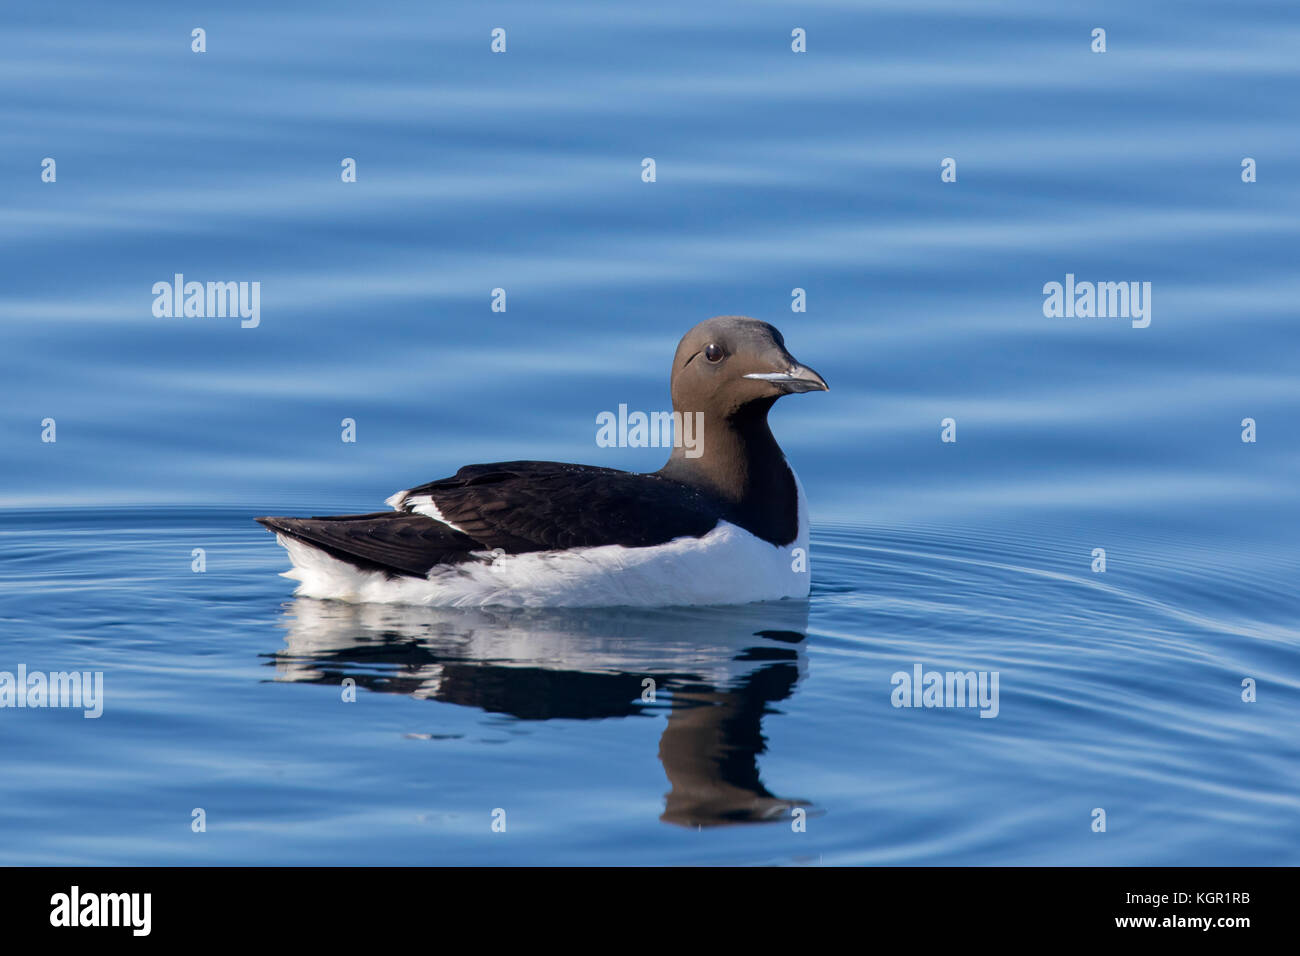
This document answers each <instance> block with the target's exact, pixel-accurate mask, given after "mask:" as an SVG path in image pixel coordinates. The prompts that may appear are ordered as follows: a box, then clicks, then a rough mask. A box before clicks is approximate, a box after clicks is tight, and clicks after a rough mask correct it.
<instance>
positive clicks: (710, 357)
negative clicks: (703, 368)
mask: <svg viewBox="0 0 1300 956" xmlns="http://www.w3.org/2000/svg"><path fill="white" fill-rule="evenodd" d="M724 355H726V353H725V352H723V351H722V348H721V346H718V345H714V344H713V343H712V342H710V343H709V344H708V345H706V346H704V358H705V359H706V360H707V361H709V362H713V363H714V364H717V363H718V362H721V361H722V358H723V356H724Z"/></svg>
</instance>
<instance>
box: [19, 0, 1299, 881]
mask: <svg viewBox="0 0 1300 956" xmlns="http://www.w3.org/2000/svg"><path fill="white" fill-rule="evenodd" d="M194 27H203V28H204V29H205V30H206V31H207V52H205V53H202V54H197V53H193V52H191V49H190V42H191V40H190V31H191V30H192V29H193V28H194ZM494 27H504V28H505V29H506V30H507V52H506V53H505V54H493V53H491V52H490V50H489V43H490V31H491V30H492V28H494ZM795 27H802V28H804V29H805V30H806V31H807V36H808V41H807V42H808V52H807V53H804V54H796V53H793V52H791V50H790V31H791V30H792V29H793V28H795ZM1094 27H1103V28H1105V29H1106V30H1107V46H1108V49H1107V52H1106V53H1104V54H1098V53H1093V52H1091V50H1090V48H1089V47H1090V43H1091V40H1090V34H1091V31H1092V29H1093V28H1094ZM1297 44H1300V15H1298V14H1297V12H1296V10H1295V8H1294V6H1293V5H1290V4H1285V3H1238V4H1232V5H1228V4H1209V3H1190V4H1172V3H1155V4H1144V5H1142V6H1141V8H1135V7H1134V5H1132V4H1130V3H1120V2H1114V3H1092V4H1087V5H1083V6H1080V5H1078V4H1043V3H1031V2H1028V0H1023V2H1007V3H988V4H973V3H964V2H945V0H938V2H925V0H920V2H908V3H898V2H890V3H882V4H867V3H847V2H846V3H835V2H828V3H814V4H800V5H798V6H795V5H785V4H776V3H754V2H746V3H715V4H708V5H701V4H696V3H690V4H688V3H681V2H673V0H667V2H663V3H658V4H654V5H650V6H644V5H630V4H609V3H595V2H589V3H588V2H584V3H548V4H545V5H541V4H530V3H486V4H484V3H476V4H469V3H463V4H423V3H414V2H390V3H386V4H371V5H369V6H366V7H358V6H357V5H355V4H346V3H341V2H313V3H251V2H230V3H226V4H222V5H220V6H219V7H211V8H208V9H203V10H201V11H196V10H193V9H181V8H177V7H176V6H175V5H173V4H163V3H146V2H134V3H125V4H113V5H103V4H99V3H92V2H83V3H59V2H52V3H46V4H39V5H26V6H21V7H19V6H14V7H12V8H9V9H6V10H5V12H4V14H3V29H2V30H0V143H2V144H3V148H0V244H3V262H4V269H3V285H2V286H0V323H2V327H3V347H2V348H0V410H2V411H0V475H2V476H3V483H2V484H0V671H14V670H16V668H17V667H18V666H19V665H26V667H27V668H28V669H29V670H31V671H35V670H43V671H53V670H70V669H77V670H89V671H102V672H103V674H104V687H105V702H104V713H103V716H102V717H100V718H98V719H95V720H88V719H84V718H83V717H82V716H81V714H80V712H79V711H73V710H56V709H45V710H9V709H6V710H0V758H2V759H3V764H4V768H5V772H4V774H3V778H2V782H0V863H95V864H101V863H102V864H107V863H184V864H211V863H268V864H270V863H421V864H422V863H475V864H482V863H561V864H586V863H602V864H658V863H796V864H798V863H811V864H816V863H825V864H859V863H867V864H874V863H895V864H931V863H958V864H975V863H1016V864H1021V863H1028V864H1037V863H1084V864H1107V863H1117V864H1198V863H1201V864H1227V863H1242V864H1254V863H1269V864H1276V863H1287V864H1296V863H1300V797H1298V796H1297V794H1298V793H1300V762H1298V761H1300V614H1298V613H1297V612H1298V611H1300V599H1298V598H1297V582H1298V581H1300V553H1298V551H1297V547H1296V530H1297V527H1300V496H1298V495H1297V492H1296V489H1297V486H1298V483H1300V482H1298V479H1300V386H1298V384H1297V383H1298V377H1297V373H1298V371H1300V370H1298V368H1297V365H1298V360H1300V332H1298V331H1297V327H1296V318H1297V317H1296V310H1295V306H1294V303H1295V301H1296V300H1297V295H1298V294H1300V279H1298V278H1297V273H1296V268H1295V263H1296V261H1297V248H1300V245H1298V240H1300V215H1297V213H1298V212H1300V175H1298V174H1297V169H1296V157H1297V156H1298V155H1300V127H1298V126H1297V123H1296V122H1295V103H1296V102H1297V101H1298V100H1300V59H1297V57H1296V56H1295V50H1296V49H1297ZM45 157H51V158H53V159H55V160H56V162H57V180H56V181H55V182H53V183H47V182H42V181H41V161H42V160H43V159H44V158H45ZM344 157H351V158H354V159H355V160H356V163H357V173H358V176H357V182H355V183H343V182H341V181H340V163H341V160H342V159H343V158H344ZM646 157H651V158H654V159H655V161H656V172H657V178H656V181H655V182H653V183H646V182H643V181H642V179H641V171H642V160H643V159H644V158H646ZM945 157H952V158H954V159H955V160H956V162H957V181H956V182H954V183H944V182H941V181H940V162H941V160H943V159H944V158H945ZM1245 157H1251V158H1253V159H1254V160H1255V161H1256V163H1257V169H1258V181H1257V182H1254V183H1244V182H1242V179H1241V162H1242V160H1243V158H1245ZM175 273H183V274H184V275H185V276H186V277H187V279H191V280H198V281H208V280H213V281H227V280H230V281H249V282H251V281H257V282H260V283H261V296H262V297H261V315H260V324H259V325H258V326H257V327H256V328H241V327H240V323H239V320H238V319H231V318H155V317H154V315H153V312H152V305H153V299H154V296H153V294H152V292H151V287H152V286H153V284H154V283H155V282H158V281H160V280H170V279H171V277H172V276H173V275H174V274H175ZM1067 273H1070V274H1074V275H1075V276H1077V277H1078V279H1079V280H1091V281H1111V280H1114V281H1119V280H1124V281H1143V282H1150V283H1152V289H1153V292H1152V308H1151V323H1150V326H1149V327H1147V328H1133V327H1132V326H1131V324H1130V322H1129V321H1128V320H1126V319H1122V318H1105V319H1102V318H1047V317H1045V316H1044V314H1043V298H1044V297H1043V294H1042V291H1041V290H1042V287H1043V285H1044V283H1047V282H1051V281H1058V282H1060V281H1063V280H1064V277H1065V275H1066V274H1067ZM494 288H503V289H505V290H506V293H507V303H508V305H507V311H506V312H504V313H500V312H493V311H492V310H491V308H490V303H491V292H492V290H493V289H494ZM795 288H801V289H804V290H805V292H806V297H807V311H806V312H800V313H797V312H792V311H791V307H790V303H791V290H793V289H795ZM719 313H742V314H749V315H754V316H757V317H760V318H764V319H766V320H769V321H771V322H774V323H775V324H776V325H778V326H779V327H780V328H781V329H782V331H783V332H784V333H785V337H786V340H787V343H788V344H789V346H790V348H791V351H792V352H793V353H794V354H795V355H796V356H797V357H799V358H800V359H801V360H803V361H804V362H806V363H807V364H809V365H811V366H812V367H814V368H816V369H817V370H818V371H819V372H821V373H822V374H823V375H824V376H825V377H826V379H827V380H828V381H829V382H830V384H831V387H832V391H831V392H829V393H827V394H815V395H809V396H797V397H792V398H789V399H786V400H784V401H782V402H781V403H780V404H779V405H778V407H777V408H776V410H775V411H774V413H773V416H772V417H773V427H774V430H775V432H776V434H777V437H778V439H779V440H780V441H781V443H782V445H783V447H784V448H785V449H786V451H787V453H788V455H789V457H790V459H791V461H792V462H793V463H794V465H795V467H796V469H797V470H798V472H799V474H800V477H801V478H802V480H803V483H804V485H805V487H806V489H807V492H808V496H809V499H810V503H811V509H812V516H813V520H814V532H813V591H812V596H811V598H810V600H809V601H808V602H806V603H803V602H796V603H785V604H776V605H755V606H751V607H746V608H729V609H728V608H721V609H694V610H671V611H670V610H665V611H662V612H651V613H647V612H645V611H639V612H625V611H618V610H605V611H567V612H563V613H560V612H554V613H544V612H531V613H523V612H504V611H477V612H466V611H462V612H455V613H453V612H447V611H443V612H434V611H423V612H422V611H417V610H412V609H399V608H380V607H370V608H356V607H348V606H340V605H334V604H330V603H325V602H315V601H309V600H295V599H294V598H293V597H292V594H291V586H292V585H291V582H288V581H286V580H285V579H283V578H280V577H278V576H277V572H279V571H282V570H284V569H285V568H286V567H287V561H286V559H285V556H284V554H283V552H282V551H281V550H280V549H279V548H278V547H277V546H276V545H275V543H274V540H273V539H272V538H271V537H270V536H269V535H267V534H266V533H265V532H264V531H262V530H261V529H260V528H258V527H257V526H256V525H254V524H253V523H252V521H251V520H250V519H251V517H252V516H253V515H255V514H265V513H285V514H328V513H344V512H352V511H369V510H374V509H376V508H379V507H382V501H383V499H384V498H385V497H386V496H387V495H389V494H390V493H392V492H393V491H395V490H397V489H399V488H404V487H409V486H411V485H412V484H414V483H417V482H420V481H424V480H428V479H431V478H434V477H439V476H442V475H445V474H449V473H451V472H452V471H454V470H455V469H456V468H457V467H459V466H460V465H462V464H465V463H468V462H479V461H493V460H501V459H513V458H531V457H536V458H547V459H558V460H569V461H582V462H590V463H594V464H600V465H607V466H612V467H619V468H628V469H633V470H650V469H653V468H656V467H658V465H659V464H660V463H661V459H662V452H661V451H659V450H656V449H635V448H623V449H617V448H600V447H597V446H596V444H595V441H594V437H595V416H596V415H597V413H599V412H601V411H603V410H613V409H617V407H618V405H619V404H620V403H626V404H627V405H628V406H629V407H630V408H633V409H646V410H655V409H660V408H663V407H664V406H665V405H666V403H667V394H666V393H667V372H668V361H669V358H670V357H671V354H672V350H673V348H674V346H675V344H676V342H677V339H678V337H679V336H680V335H681V334H682V333H683V332H684V331H685V330H686V329H687V328H689V327H690V326H692V325H694V324H695V323H696V322H697V321H699V320H701V319H703V318H706V317H708V316H710V315H714V314H719ZM47 418H49V419H53V420H54V421H55V423H56V438H57V440H56V441H54V442H46V441H42V430H43V427H44V426H43V425H42V421H43V420H44V419H47ZM345 418H351V419H353V420H354V421H355V423H356V435H357V441H356V442H354V443H345V442H343V441H341V440H340V433H341V425H340V423H341V421H342V420H343V419H345ZM945 418H952V419H954V420H955V422H956V429H957V441H956V442H955V443H945V442H943V441H941V440H940V422H941V420H943V419H945ZM1244 418H1251V419H1254V420H1255V422H1256V429H1257V440H1256V441H1255V442H1243V441H1242V440H1241V434H1242V429H1243V426H1242V424H1241V422H1242V420H1243V419H1244ZM196 548H202V549H204V552H205V554H206V570H205V571H204V572H203V573H196V572H194V571H193V570H192V569H191V562H192V560H193V558H192V552H193V551H194V549H196ZM1095 548H1104V549H1105V552H1106V559H1107V564H1106V569H1105V571H1104V572H1096V571H1094V570H1093V567H1092V565H1093V558H1092V553H1093V549H1095ZM916 664H920V665H922V666H923V668H925V669H937V670H940V671H948V670H961V671H968V670H974V671H987V672H994V671H996V672H997V673H998V674H999V675H1000V704H999V710H998V716H997V717H996V718H995V719H981V718H980V717H979V716H978V711H977V710H974V709H969V708H966V709H957V708H952V709H943V708H932V709H927V708H895V707H894V706H892V704H891V692H892V690H893V687H892V685H891V676H892V675H893V674H894V673H895V672H898V671H904V672H908V673H910V672H911V671H912V668H913V667H914V665H916ZM1247 678H1249V679H1252V680H1253V681H1254V682H1255V688H1256V695H1257V699H1256V700H1255V701H1254V702H1245V701H1243V700H1242V693H1243V686H1242V682H1243V680H1245V679H1247ZM349 679H351V681H354V682H355V686H356V689H355V694H356V700H355V701H354V702H345V701H344V700H343V697H344V690H345V687H346V686H347V683H348V680H349ZM646 679H650V680H653V681H654V682H655V688H656V694H655V698H654V700H652V701H647V700H643V699H642V691H643V688H644V681H645V680H646ZM195 808H202V809H203V810H204V812H205V814H206V823H207V829H206V832H202V833H196V832H193V830H192V828H191V821H192V812H193V810H194V809H195ZM1098 808H1100V809H1102V810H1104V811H1105V813H1106V822H1107V827H1106V831H1105V832H1094V830H1093V821H1094V810H1095V809H1098ZM495 810H501V811H504V819H505V821H506V829H505V832H494V831H493V829H492V823H493V812H494V811H495ZM797 822H801V823H802V828H799V827H796V826H793V825H792V824H794V823H797Z"/></svg>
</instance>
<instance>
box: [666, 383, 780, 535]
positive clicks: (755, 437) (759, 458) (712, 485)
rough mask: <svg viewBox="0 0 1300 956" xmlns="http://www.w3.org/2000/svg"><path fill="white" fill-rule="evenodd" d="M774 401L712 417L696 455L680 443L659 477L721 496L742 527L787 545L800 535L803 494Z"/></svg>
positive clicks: (700, 436) (701, 434) (699, 434)
mask: <svg viewBox="0 0 1300 956" xmlns="http://www.w3.org/2000/svg"><path fill="white" fill-rule="evenodd" d="M774 401H775V399H772V401H767V402H751V403H749V404H748V405H746V406H744V407H743V408H741V409H740V410H739V411H737V412H734V413H732V414H730V415H727V416H717V417H711V416H709V415H708V414H707V413H706V415H705V417H704V418H703V420H702V421H701V422H700V428H699V430H698V431H697V433H696V434H695V436H694V437H695V441H696V442H697V444H696V445H695V448H694V451H692V449H690V448H687V447H684V446H682V445H680V444H675V445H674V447H673V452H672V455H670V456H669V458H668V462H667V463H666V464H665V465H664V466H663V468H661V469H660V470H659V472H658V474H659V475H661V476H663V477H665V478H670V479H672V480H674V481H680V482H682V483H683V484H687V485H691V486H693V487H696V488H700V489H701V490H703V491H706V492H708V493H710V494H712V495H714V496H716V497H717V498H719V499H721V500H722V502H723V503H724V504H725V505H727V507H728V510H729V511H730V513H731V515H732V518H733V520H734V521H735V522H736V523H737V524H740V525H741V526H742V527H744V528H746V529H747V530H749V531H752V532H753V533H755V534H757V535H759V536H760V537H762V538H764V539H766V540H768V541H771V542H773V543H780V544H785V543H788V542H789V541H792V540H794V538H795V537H796V535H797V533H798V514H797V496H798V492H797V490H796V487H795V483H794V475H793V474H792V473H791V471H790V466H789V465H788V464H786V460H785V455H784V453H782V451H781V446H780V445H778V444H777V443H776V439H775V438H773V437H772V430H771V429H770V428H769V427H768V424H767V412H768V409H770V408H771V407H772V403H773V402H774ZM687 414H689V413H687V412H683V413H682V416H683V418H684V417H685V416H686V415H687ZM691 454H694V455H695V457H690V456H689V455H691Z"/></svg>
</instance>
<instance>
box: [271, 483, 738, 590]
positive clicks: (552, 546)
mask: <svg viewBox="0 0 1300 956" xmlns="http://www.w3.org/2000/svg"><path fill="white" fill-rule="evenodd" d="M393 501H394V505H395V507H396V508H397V509H398V510H397V511H394V512H381V513H379V514H374V515H354V516H343V517H335V518H258V519H257V520H258V521H260V522H261V523H262V524H264V525H266V526H267V527H268V528H271V529H273V530H275V531H278V532H281V533H284V534H289V535H292V536H293V537H296V538H300V539H302V540H304V541H306V542H308V543H309V544H312V545H314V546H316V547H318V548H321V550H324V551H326V552H327V553H329V554H331V555H333V556H334V557H338V558H341V559H343V560H346V561H350V562H352V563H353V564H356V565H357V566H359V567H366V568H379V569H382V570H387V571H390V572H395V573H399V574H407V575H415V576H420V577H423V576H424V575H425V574H426V573H427V572H428V571H429V569H430V568H432V567H434V566H435V565H438V564H450V563H456V562H461V561H468V560H476V559H478V557H479V555H478V554H476V552H480V553H481V552H490V551H495V550H500V551H503V552H505V553H506V554H524V553H528V552H533V551H550V550H560V549H567V548H581V547H595V546H598V545H608V544H620V545H623V546H625V547H629V548H644V547H650V546H652V545H657V544H665V543H667V542H669V541H672V540H673V539H674V538H680V537H687V536H689V537H700V536H702V535H705V534H707V533H708V532H709V531H711V530H712V529H713V528H714V527H715V526H716V525H717V523H718V519H719V518H720V517H721V516H722V514H723V510H724V509H723V508H722V507H721V506H720V505H719V504H718V502H717V501H716V500H714V499H712V498H710V497H709V496H707V495H706V494H704V493H703V492H701V491H699V490H698V489H695V488H692V487H691V486H689V485H684V484H682V483H680V482H676V481H672V480H670V479H667V478H661V477H659V476H657V475H638V474H632V473H630V472H626V471H617V470H615V469H612V468H596V467H593V466H590V465H568V464H559V463H556V462H544V461H510V462H498V463H495V464H489V465H467V466H466V467H464V468H462V469H461V470H460V471H458V472H456V474H455V475H454V476H453V477H451V478H442V479H440V480H438V481H431V482H429V483H428V484H425V485H420V486H419V487H417V488H411V489H410V490H408V491H406V492H404V493H402V494H400V495H398V496H396V497H395V498H394V499H393ZM428 504H431V505H432V506H433V507H434V508H436V509H437V513H438V514H440V515H441V516H442V518H443V520H444V521H445V522H447V524H443V523H442V522H440V521H437V520H435V519H434V518H432V517H429V516H426V515H423V514H420V513H419V512H418V510H417V509H419V508H420V507H421V506H422V505H428ZM448 525H452V526H454V527H448Z"/></svg>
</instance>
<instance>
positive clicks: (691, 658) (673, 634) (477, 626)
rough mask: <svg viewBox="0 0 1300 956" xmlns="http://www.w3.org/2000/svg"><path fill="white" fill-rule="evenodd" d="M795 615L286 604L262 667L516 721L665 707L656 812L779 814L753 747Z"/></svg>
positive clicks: (672, 819)
mask: <svg viewBox="0 0 1300 956" xmlns="http://www.w3.org/2000/svg"><path fill="white" fill-rule="evenodd" d="M807 625H808V603H807V602H806V601H780V602H771V603H764V604H748V605H740V606H733V607H707V608H659V609H645V608H636V609H632V608H601V609H547V610H541V609H515V608H474V609H468V608H465V609H461V608H423V607H401V606H395V605H377V604H343V603H338V602H333V601H317V600H313V599H310V598H298V599H297V600H295V601H293V602H292V603H291V604H290V605H288V610H287V612H286V614H285V618H284V621H283V626H284V627H286V628H287V630H288V634H287V636H286V637H285V644H286V646H285V649H284V650H282V651H280V652H278V653H276V654H275V655H274V664H275V667H276V679H277V680H281V681H294V682H305V683H316V684H330V685H339V684H342V682H343V681H344V680H345V679H346V678H352V679H353V680H354V681H355V682H356V686H357V687H359V688H365V689H367V690H371V691H377V692H379V693H388V694H407V695H410V696H413V697H421V698H428V699H432V700H439V701H444V702H446V703H451V704H460V705H462V706H465V707H476V708H478V709H480V710H482V711H484V712H486V713H492V714H508V715H510V716H512V717H514V718H516V719H518V720H551V719H557V718H566V719H594V718H607V717H631V716H636V715H641V714H653V713H656V712H658V711H661V710H662V709H663V705H664V703H665V702H666V703H667V704H668V706H669V709H668V721H667V726H666V727H665V728H664V732H663V735H662V736H661V737H660V740H659V760H660V762H661V763H662V764H663V768H664V773H665V774H666V775H667V777H668V782H669V784H670V785H671V789H670V790H669V792H668V793H667V794H666V797H665V808H664V812H663V814H662V815H661V816H660V819H661V820H663V821H665V822H668V823H674V824H679V825H682V826H690V827H703V826H719V825H725V824H732V823H760V822H781V821H786V822H788V821H790V819H791V817H792V812H791V811H792V809H793V808H795V807H806V806H808V802H807V801H806V800H802V799H787V798H783V797H777V796H774V795H773V794H772V793H771V792H769V791H768V789H767V788H766V787H765V786H764V785H763V783H762V781H761V779H760V777H759V770H758V755H759V754H761V753H763V752H764V750H765V749H766V738H764V736H763V733H762V720H763V717H764V715H766V714H772V713H777V711H775V710H774V709H773V708H772V705H773V704H775V703H776V702H778V701H782V700H785V699H787V698H789V697H790V696H791V695H792V694H793V693H794V689H795V685H796V684H797V683H798V682H799V679H800V677H801V676H802V675H803V673H804V672H805V670H806V655H805V654H804V651H803V642H804V637H805V634H806V632H807ZM647 679H648V680H647ZM650 681H653V685H651V684H650ZM651 687H653V690H654V694H653V696H652V695H650V694H648V693H647V690H648V689H649V688H651ZM647 698H649V699H648V700H647Z"/></svg>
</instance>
